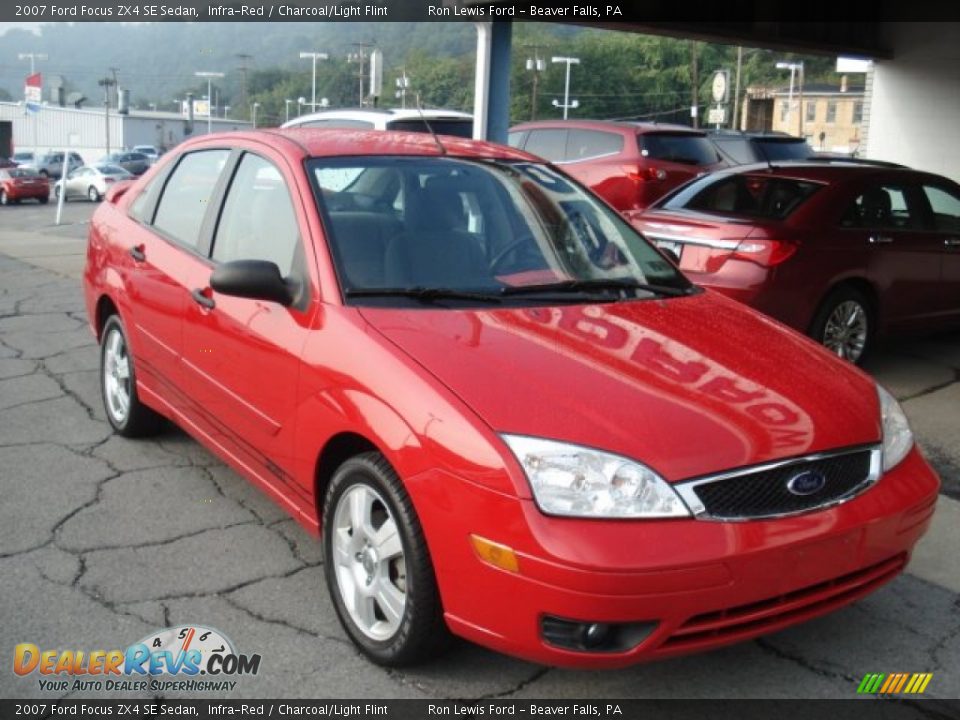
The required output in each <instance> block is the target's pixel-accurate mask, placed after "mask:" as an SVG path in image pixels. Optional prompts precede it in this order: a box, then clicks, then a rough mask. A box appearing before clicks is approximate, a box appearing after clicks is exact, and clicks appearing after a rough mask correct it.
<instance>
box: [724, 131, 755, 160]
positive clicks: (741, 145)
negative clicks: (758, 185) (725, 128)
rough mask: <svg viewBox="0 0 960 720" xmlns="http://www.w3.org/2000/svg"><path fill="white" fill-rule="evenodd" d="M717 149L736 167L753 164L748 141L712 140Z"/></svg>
mask: <svg viewBox="0 0 960 720" xmlns="http://www.w3.org/2000/svg"><path fill="white" fill-rule="evenodd" d="M714 142H715V143H716V145H717V147H718V148H720V150H721V151H722V152H723V153H725V154H726V155H727V156H728V157H729V158H730V159H731V160H733V162H735V163H737V164H738V165H746V164H747V163H752V162H754V156H753V152H752V151H751V147H750V141H749V140H744V139H742V138H724V139H723V140H721V139H719V138H718V139H716V140H714Z"/></svg>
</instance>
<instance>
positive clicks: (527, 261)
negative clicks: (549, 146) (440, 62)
mask: <svg viewBox="0 0 960 720" xmlns="http://www.w3.org/2000/svg"><path fill="white" fill-rule="evenodd" d="M309 167H310V172H311V174H312V175H313V178H314V180H315V182H316V188H317V191H318V197H319V204H320V207H321V212H322V214H323V217H324V223H325V225H326V226H327V227H328V229H329V231H330V232H329V235H330V240H331V246H332V251H333V255H334V260H335V263H336V266H337V271H338V274H339V277H340V281H341V287H342V288H343V291H344V295H345V296H346V298H347V299H348V301H350V302H354V303H357V302H362V303H364V304H377V305H396V304H401V305H405V306H407V305H410V304H411V303H423V302H434V301H436V300H438V299H444V300H446V299H449V300H454V301H462V302H475V303H481V304H491V303H492V304H499V303H503V302H525V303H537V302H539V303H556V302H564V301H566V302H586V301H616V300H621V299H629V298H639V297H650V296H654V295H666V296H669V295H680V294H685V293H687V292H688V291H690V290H691V287H692V286H691V285H690V283H689V281H687V280H686V278H684V277H683V276H682V275H681V274H680V273H679V272H678V271H677V270H676V268H675V267H674V266H673V265H671V264H670V263H669V262H668V261H666V260H665V259H664V257H663V256H662V255H661V254H660V253H659V252H657V251H656V250H654V249H653V248H652V247H651V246H650V245H649V244H648V243H647V242H646V241H645V240H644V239H643V238H642V237H641V236H640V235H639V234H638V233H637V232H636V231H634V230H633V229H632V228H631V226H630V225H629V224H627V223H626V222H625V221H624V220H623V219H622V218H621V217H620V216H619V215H618V214H617V213H616V212H614V211H612V210H611V209H610V208H608V207H607V206H606V205H604V204H603V203H601V202H599V201H598V200H596V199H595V198H594V197H593V196H591V195H589V194H588V193H587V192H585V191H584V190H582V189H581V188H580V187H579V186H577V185H575V184H574V183H572V182H571V181H570V180H569V179H568V178H566V177H565V176H563V175H560V174H558V173H557V172H555V171H553V170H551V169H550V168H548V167H546V166H544V165H541V164H538V163H529V162H500V161H489V160H488V161H471V160H463V159H454V158H435V157H412V158H411V157H376V158H375V157H369V158H356V157H353V158H343V159H315V160H312V161H311V162H310V165H309Z"/></svg>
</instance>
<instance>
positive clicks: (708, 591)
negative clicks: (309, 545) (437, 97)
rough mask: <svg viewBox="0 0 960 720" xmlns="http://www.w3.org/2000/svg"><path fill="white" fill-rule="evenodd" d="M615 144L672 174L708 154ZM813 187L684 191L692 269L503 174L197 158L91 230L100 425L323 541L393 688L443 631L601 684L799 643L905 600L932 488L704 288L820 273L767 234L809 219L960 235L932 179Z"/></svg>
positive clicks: (478, 157)
mask: <svg viewBox="0 0 960 720" xmlns="http://www.w3.org/2000/svg"><path fill="white" fill-rule="evenodd" d="M620 137H621V139H622V141H623V145H624V146H626V144H627V142H628V141H629V142H630V143H632V144H637V147H638V148H639V151H638V154H637V155H634V157H639V158H643V159H644V160H645V159H646V158H648V157H650V156H651V155H653V154H657V155H664V156H665V157H666V158H667V159H666V160H665V162H669V163H674V164H676V165H680V166H681V167H683V166H685V164H686V162H685V160H692V159H694V158H693V156H691V155H690V154H689V153H690V152H693V151H699V150H700V149H702V148H703V145H702V143H701V142H700V139H701V138H698V137H697V136H690V137H689V138H688V137H687V136H686V135H681V134H679V133H667V134H666V135H663V136H661V135H657V134H652V135H651V137H652V138H653V139H648V138H647V137H646V135H642V136H641V135H639V134H634V135H632V136H629V135H621V136H620ZM688 140H693V143H692V147H693V148H694V150H690V148H689V147H686V146H685V143H687V142H688ZM568 144H569V138H567V139H565V140H564V148H566V147H567V146H568ZM570 147H576V146H575V145H572V146H570ZM643 150H647V151H648V154H647V155H646V156H644V155H642V151H643ZM632 151H633V148H631V152H632ZM565 152H566V150H565ZM679 158H683V160H681V161H679V162H678V159H679ZM640 162H641V161H640V160H638V161H637V163H638V164H637V165H631V168H632V170H631V172H633V170H634V169H639V163H640ZM561 167H562V166H561ZM800 167H801V168H803V170H802V171H800V170H798V171H793V170H787V169H783V168H781V169H779V170H778V169H777V166H776V165H775V166H773V167H770V166H768V165H764V166H763V168H765V171H766V172H765V173H764V172H761V170H763V168H758V167H757V166H747V168H748V169H747V170H745V171H739V170H726V171H723V172H721V173H719V174H716V175H709V176H705V177H703V178H695V179H693V180H692V181H691V182H690V183H689V184H687V185H683V186H680V187H679V188H677V189H676V190H675V191H674V194H672V195H670V196H668V198H667V199H665V200H664V202H663V206H662V207H658V210H657V212H659V213H660V219H661V221H662V223H663V224H664V225H677V226H678V227H679V226H682V227H683V228H684V229H683V230H676V231H675V232H673V233H672V234H671V237H679V238H682V239H686V238H688V236H693V235H695V232H694V231H693V230H690V231H689V232H688V231H687V230H686V229H687V228H695V229H696V232H697V233H699V232H701V228H703V227H707V226H709V227H710V228H711V229H710V230H709V232H708V231H703V232H704V233H707V234H705V235H704V236H703V237H704V241H703V242H701V243H699V244H696V243H690V242H682V241H677V242H679V244H680V246H679V247H678V248H677V249H676V251H677V253H678V257H679V260H680V265H681V267H680V268H678V267H676V264H675V263H673V262H670V261H669V260H668V259H667V255H666V254H665V251H663V252H662V251H658V250H657V249H656V248H655V247H654V246H653V245H651V244H650V243H648V242H646V241H644V239H643V238H642V237H641V236H640V234H638V232H637V231H636V230H635V228H634V227H632V226H631V224H630V223H629V222H628V221H627V220H626V219H625V217H624V215H623V214H621V213H619V212H617V210H616V209H614V208H613V207H611V206H610V205H608V204H607V203H604V202H602V201H601V200H600V199H598V197H597V196H595V195H594V194H592V193H590V192H588V191H586V190H585V189H584V188H583V187H582V186H581V185H580V184H579V183H577V182H575V181H572V180H571V178H570V176H569V175H567V174H565V173H564V172H562V171H561V170H559V169H558V168H557V167H554V166H552V165H550V164H549V163H547V162H544V161H543V160H542V159H540V158H538V157H537V156H535V155H531V154H528V153H526V152H523V151H520V150H516V149H512V148H509V147H504V146H500V145H494V144H490V143H482V142H475V141H471V140H466V139H462V138H455V137H449V136H437V137H434V138H431V137H429V136H425V135H423V134H414V133H395V134H393V135H391V136H387V135H386V134H385V133H382V132H381V133H377V132H369V131H361V130H355V131H351V132H349V133H345V132H343V131H342V130H317V129H288V130H270V131H253V132H243V133H225V134H217V135H214V136H203V137H200V138H196V139H193V140H189V141H187V142H185V143H183V144H182V145H180V146H179V147H178V148H177V149H176V150H174V151H172V152H171V153H169V154H168V156H166V157H164V158H163V159H161V161H160V162H159V163H158V164H157V165H156V166H155V167H154V168H153V169H152V170H150V171H149V172H148V173H147V174H145V175H144V176H143V177H141V178H139V179H137V180H135V181H134V182H132V183H130V184H125V185H123V186H119V187H118V189H117V190H116V191H113V192H111V193H110V194H109V195H108V201H107V202H104V203H102V204H101V205H99V207H98V208H97V210H96V212H95V213H94V216H93V219H92V221H91V223H90V230H89V242H88V249H87V263H86V268H85V271H84V278H83V281H84V290H85V303H86V309H87V314H88V317H89V321H90V325H91V328H92V330H93V332H94V334H95V336H96V337H97V339H98V341H99V343H100V347H101V361H100V374H99V380H100V387H101V392H102V397H103V402H104V407H105V411H106V417H107V419H108V420H109V422H110V424H111V426H112V427H113V428H114V430H115V431H116V432H117V433H118V434H121V435H125V436H138V435H146V434H149V433H151V432H155V431H157V430H158V429H159V428H160V427H161V423H160V419H161V417H166V418H168V419H170V420H173V421H175V422H177V423H179V424H180V425H181V426H182V427H184V428H185V429H187V431H188V432H190V433H191V434H193V435H194V436H195V437H196V438H197V439H198V440H199V441H200V442H202V443H204V444H205V445H206V446H207V447H209V448H210V449H211V450H212V451H213V452H215V453H216V454H217V455H218V456H219V457H221V458H223V459H224V461H226V462H227V463H229V464H230V465H231V466H232V467H233V468H235V469H236V470H237V471H238V472H239V473H241V474H242V475H244V476H245V477H247V478H248V479H250V480H251V481H252V482H253V483H255V484H256V485H258V486H259V487H260V488H262V489H263V491H264V492H265V493H266V494H268V495H269V496H270V497H271V498H273V499H274V500H275V501H276V502H277V503H278V504H279V505H281V506H282V507H283V508H285V510H286V511H288V512H289V513H290V514H291V515H292V516H293V517H294V518H296V519H297V520H298V521H299V522H301V523H302V524H303V525H304V526H305V527H306V528H308V529H309V530H310V531H311V532H313V533H314V534H317V535H321V536H322V539H323V541H322V544H321V549H322V553H323V558H324V563H323V569H324V573H325V576H326V581H327V586H328V590H329V593H330V597H331V600H332V604H333V607H334V609H335V611H336V614H337V616H338V617H339V619H340V621H341V623H342V625H343V627H344V629H345V632H346V634H347V636H348V637H349V638H351V639H352V640H353V641H354V642H355V643H356V645H357V646H358V648H359V649H360V650H361V651H362V652H363V653H364V654H365V655H366V656H367V657H369V658H370V659H371V660H373V661H374V662H376V663H379V664H383V665H388V666H395V665H403V664H410V663H414V662H419V661H423V660H426V659H429V658H431V657H433V656H435V655H437V654H438V653H440V652H442V651H443V650H444V648H446V647H447V646H448V643H449V638H450V635H451V634H455V635H459V636H461V637H464V638H467V639H469V640H472V641H474V642H476V643H479V644H481V645H484V646H487V647H490V648H493V649H496V650H499V651H501V652H505V653H509V654H511V655H516V656H520V657H523V658H526V659H528V660H532V661H535V662H540V663H549V664H553V665H567V666H581V667H593V668H609V667H618V666H624V665H629V664H632V663H636V662H640V661H643V660H653V659H659V658H667V657H671V656H675V655H680V654H684V653H690V652H696V651H705V650H709V649H712V648H715V647H719V646H722V645H726V644H729V643H733V642H739V641H743V640H746V639H750V638H753V637H756V636H758V635H761V634H765V633H771V632H776V631H779V630H781V629H783V628H786V627H789V626H791V625H794V624H796V623H799V622H802V621H805V620H808V619H810V618H813V617H817V616H819V615H822V614H824V613H827V612H831V611H833V610H836V609H838V608H840V607H843V606H845V605H847V604H848V603H851V602H853V601H855V600H858V599H860V598H862V597H864V596H865V595H867V594H869V593H871V592H873V591H874V590H876V589H877V588H879V587H880V586H882V585H883V584H885V583H886V582H888V581H890V580H892V579H893V578H894V577H896V576H897V575H898V574H899V573H900V572H902V571H903V569H904V567H905V566H906V564H907V562H908V560H909V558H910V555H911V552H912V550H913V548H914V546H915V544H916V542H917V541H918V539H919V538H920V537H921V536H922V535H923V533H924V532H925V531H926V529H927V528H928V526H929V524H930V519H931V516H932V514H933V511H934V507H935V504H936V500H937V495H938V490H939V481H938V478H937V476H936V474H935V473H934V471H933V470H932V469H931V468H930V466H929V464H928V463H927V461H926V460H925V459H924V457H923V455H922V454H921V453H920V451H919V450H918V449H916V447H915V445H914V442H913V436H912V433H911V431H910V428H909V425H908V424H907V420H906V417H905V416H904V414H903V411H902V410H901V408H900V407H899V405H898V404H897V401H896V400H895V399H894V398H893V397H892V396H891V395H890V394H889V393H887V392H886V391H885V390H883V389H882V388H880V387H878V386H877V385H876V383H875V382H874V381H873V380H872V379H871V378H869V377H868V376H867V375H866V374H864V373H862V372H860V371H859V370H857V369H856V368H855V367H853V366H852V365H851V364H850V363H847V362H843V361H841V360H839V359H838V358H837V357H835V356H832V355H831V354H830V353H828V352H826V351H825V350H824V349H823V348H821V347H819V346H817V345H816V344H814V343H812V342H810V341H809V340H807V339H805V338H803V337H801V336H800V335H798V334H797V333H794V332H792V331H790V330H788V329H787V328H785V327H783V326H782V325H780V324H779V323H775V322H772V321H770V320H769V319H767V318H765V317H763V316H762V315H761V314H760V313H758V312H755V311H754V310H752V309H750V308H748V307H746V306H745V305H743V304H741V303H737V302H734V301H732V300H730V299H728V298H726V297H724V296H722V295H721V294H720V293H715V292H707V291H704V290H703V289H702V288H700V287H698V286H697V285H696V284H695V283H694V282H691V280H690V279H688V278H687V277H686V274H685V273H686V272H687V271H689V272H691V274H692V275H693V279H695V280H702V279H703V278H707V279H709V276H710V273H711V272H713V271H714V270H715V269H716V268H717V267H719V266H720V265H721V264H723V265H724V267H725V266H726V264H730V265H731V267H741V266H744V267H746V266H750V268H747V269H744V270H743V272H744V273H747V274H749V273H751V272H753V270H752V267H753V266H756V267H757V268H758V271H760V272H763V273H765V272H767V269H768V268H772V270H771V271H770V272H771V273H772V274H776V273H778V272H779V271H780V270H781V269H782V268H784V267H787V263H788V262H789V260H790V259H797V260H798V267H800V266H801V264H802V263H803V262H805V261H803V260H802V258H803V253H805V252H806V251H807V250H808V249H811V250H812V249H813V248H808V247H807V245H806V243H807V242H808V240H807V239H805V238H804V239H802V240H797V236H795V235H786V234H780V231H781V230H782V231H783V232H786V229H784V228H785V227H786V226H789V227H791V228H792V227H793V224H795V223H798V222H799V221H800V220H801V219H802V218H804V217H807V218H809V219H810V221H811V222H812V221H813V218H814V216H817V215H819V214H820V213H823V214H824V216H825V217H829V218H835V219H836V222H838V223H840V225H841V227H846V226H844V223H850V225H849V227H850V231H851V240H850V242H851V244H852V245H856V244H857V243H860V242H861V239H862V237H864V236H866V235H867V233H872V234H874V235H875V236H876V237H878V238H880V237H892V238H894V239H893V242H891V243H889V245H891V246H892V247H895V248H899V247H901V242H900V240H901V235H900V233H905V232H913V231H915V230H916V231H920V230H924V231H927V230H926V229H925V226H924V224H923V223H924V222H926V221H928V220H929V221H932V222H933V223H935V224H936V223H941V224H943V227H944V229H947V228H950V227H954V226H953V223H954V216H953V215H952V214H951V213H952V212H953V210H952V209H951V208H952V205H950V204H949V202H948V201H947V198H946V197H945V196H944V195H941V194H937V193H946V195H950V193H948V192H947V190H949V188H947V187H945V186H944V185H942V184H941V183H940V182H939V181H938V180H936V181H935V180H934V179H933V178H932V177H931V176H923V177H920V178H917V179H916V180H917V184H916V185H913V184H910V183H911V181H910V180H909V179H908V177H907V176H906V175H904V174H903V172H901V171H891V173H892V174H891V175H884V176H883V178H882V179H881V178H880V177H879V176H874V175H873V174H872V173H874V169H873V168H869V169H867V168H857V173H858V175H857V177H858V178H860V181H858V182H861V181H862V182H861V184H859V185H856V186H850V185H847V184H845V183H841V182H840V181H839V180H836V183H837V186H838V190H839V189H840V188H841V187H842V190H843V193H844V194H843V195H842V196H841V195H840V194H837V195H834V194H833V193H832V192H831V191H830V188H831V185H832V184H833V183H834V182H835V179H834V177H833V175H832V174H831V173H832V172H834V168H832V167H824V166H822V165H821V166H817V168H816V170H814V169H811V168H809V167H808V166H807V165H801V166H800ZM665 172H666V171H665ZM873 180H878V181H880V187H882V188H884V189H885V195H884V197H885V198H887V200H888V201H889V203H887V202H886V201H883V200H881V199H880V198H879V193H877V192H874V191H873V190H871V188H872V187H874V185H872V184H871V183H872V181H873ZM897 188H899V189H900V190H901V191H902V194H901V195H896V193H895V192H894V190H895V189H897ZM921 195H922V196H923V197H925V198H926V200H925V201H922V198H921ZM847 199H849V200H851V202H852V206H851V207H852V209H851V210H850V213H851V214H850V215H849V216H848V215H847V214H845V209H846V208H847V204H846V200H847ZM914 201H917V202H920V204H919V205H914ZM924 203H925V204H924ZM832 213H836V214H835V215H834V214H832ZM915 213H916V214H915ZM641 217H643V216H641ZM718 218H726V219H725V220H724V226H723V227H722V228H721V227H719V225H718V223H719V220H718ZM767 221H770V223H771V224H770V225H769V227H770V229H769V232H765V233H764V234H762V235H758V234H757V233H756V232H755V230H754V227H753V226H754V225H755V224H756V225H758V226H760V225H762V224H764V223H767ZM741 222H742V224H741ZM711 223H712V224H713V225H711ZM775 223H779V224H775ZM784 223H786V225H784ZM878 224H879V226H878ZM714 226H717V227H714ZM764 227H766V225H764ZM658 229H659V231H660V232H661V233H666V232H667V230H666V229H665V228H658ZM733 232H736V233H737V234H734V235H730V233H733ZM730 237H733V238H736V239H735V240H732V241H730V240H729V238H730ZM903 239H904V242H903V243H902V247H903V248H904V250H905V251H907V252H912V251H911V249H910V247H909V243H908V242H906V240H907V238H906V237H904V238H903ZM669 241H671V240H670V239H669V238H665V237H661V238H660V242H661V243H663V242H669ZM867 244H868V245H870V243H869V242H867ZM881 244H882V243H881ZM727 250H729V251H730V252H727ZM715 252H716V253H717V254H715ZM724 253H725V254H724ZM791 255H793V256H795V258H791V257H790V256H791ZM735 256H736V257H735ZM784 257H787V258H788V259H787V260H784V259H783V258H784ZM697 273H699V274H697ZM764 277H765V276H764ZM760 282H761V283H763V282H765V280H764V279H763V278H761V280H760ZM718 285H719V283H718ZM801 289H802V288H801ZM265 378H269V381H268V382H265Z"/></svg>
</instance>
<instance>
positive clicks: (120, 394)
mask: <svg viewBox="0 0 960 720" xmlns="http://www.w3.org/2000/svg"><path fill="white" fill-rule="evenodd" d="M101 372H102V373H103V397H104V398H105V399H106V401H107V402H106V406H107V412H108V413H110V417H111V419H112V420H113V421H114V423H116V424H117V425H122V424H123V423H124V422H125V421H126V419H127V415H128V414H129V412H130V358H129V356H128V355H127V344H126V342H125V341H124V339H123V333H121V332H120V330H119V329H117V328H111V329H110V330H109V334H108V335H107V337H106V339H105V340H104V351H103V369H102V371H101Z"/></svg>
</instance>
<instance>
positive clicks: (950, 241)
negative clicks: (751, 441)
mask: <svg viewBox="0 0 960 720" xmlns="http://www.w3.org/2000/svg"><path fill="white" fill-rule="evenodd" d="M943 244H944V245H946V246H947V247H960V238H947V239H946V240H944V241H943Z"/></svg>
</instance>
